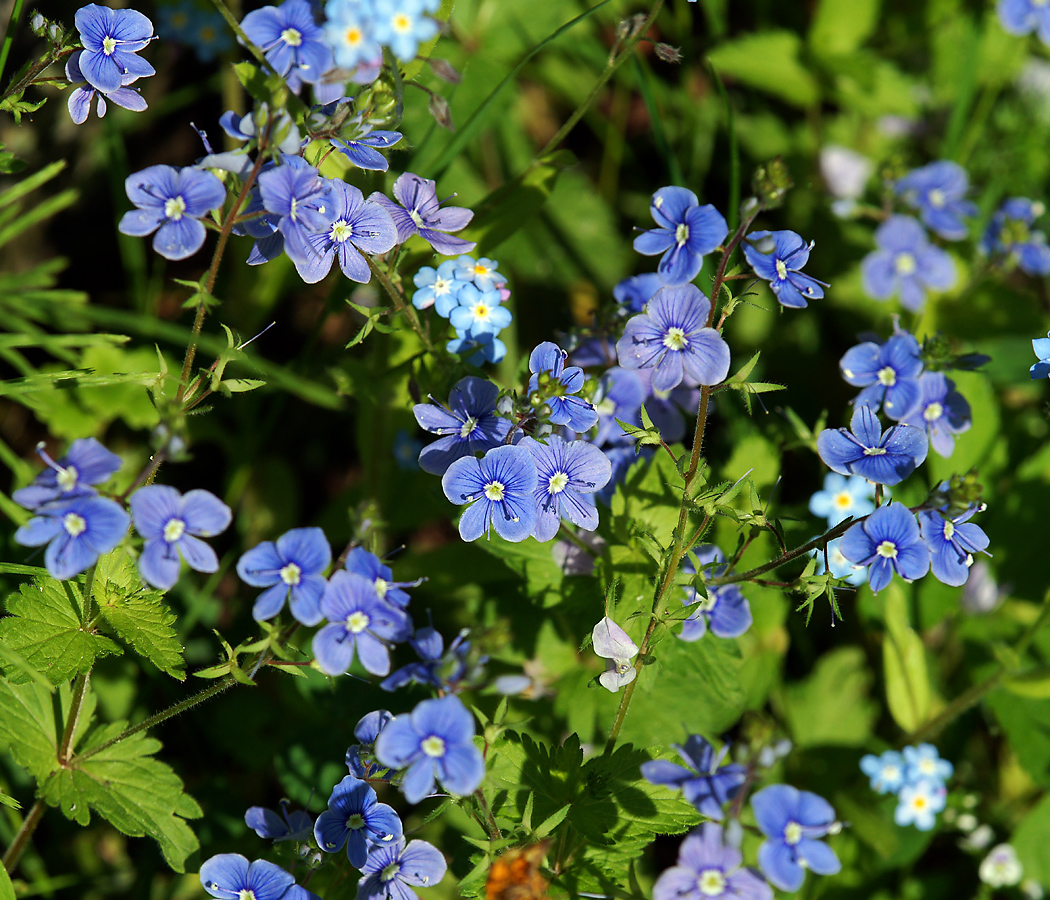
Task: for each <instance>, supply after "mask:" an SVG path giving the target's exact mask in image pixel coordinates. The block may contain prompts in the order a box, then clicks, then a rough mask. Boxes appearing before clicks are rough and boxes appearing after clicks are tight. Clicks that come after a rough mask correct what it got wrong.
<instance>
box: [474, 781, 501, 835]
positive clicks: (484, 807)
mask: <svg viewBox="0 0 1050 900" xmlns="http://www.w3.org/2000/svg"><path fill="white" fill-rule="evenodd" d="M474 796H475V797H477V798H478V805H479V806H480V807H481V811H482V812H483V813H484V814H485V819H484V821H482V822H480V824H481V826H482V827H483V828H485V829H486V830H487V831H488V833H489V837H490V838H492V840H494V841H498V840H499V839H500V838H502V837H503V833H502V832H501V831H500V830H499V825H497V824H496V817H495V816H494V815H493V814H492V809H491V808H490V807H489V802H488V800H486V799H485V794H484V793H483V792H482V790H481V788H478V789H477V790H476V791H474Z"/></svg>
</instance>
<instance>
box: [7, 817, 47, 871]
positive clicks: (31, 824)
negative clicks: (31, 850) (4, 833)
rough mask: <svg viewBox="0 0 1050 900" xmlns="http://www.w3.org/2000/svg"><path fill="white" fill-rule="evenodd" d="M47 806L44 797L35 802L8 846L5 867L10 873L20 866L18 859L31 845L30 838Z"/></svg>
mask: <svg viewBox="0 0 1050 900" xmlns="http://www.w3.org/2000/svg"><path fill="white" fill-rule="evenodd" d="M46 808H47V807H46V806H45V805H44V801H43V800H42V799H38V800H37V801H36V803H34V804H33V806H32V808H31V809H30V810H29V815H27V816H26V817H25V820H24V821H23V822H22V827H21V828H19V829H18V834H16V835H15V839H14V840H13V841H11V846H10V847H8V848H7V852H6V853H5V854H4V869H6V870H7V873H8V875H10V874H11V873H12V872H14V870H15V868H16V867H17V866H18V861H19V860H20V859H21V858H22V854H23V853H25V850H26V847H28V846H29V839H30V838H31V837H32V836H33V832H34V831H36V826H37V825H39V824H40V820H41V818H43V815H44V810H45V809H46Z"/></svg>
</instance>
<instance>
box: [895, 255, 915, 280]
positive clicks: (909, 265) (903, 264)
mask: <svg viewBox="0 0 1050 900" xmlns="http://www.w3.org/2000/svg"><path fill="white" fill-rule="evenodd" d="M893 267H894V268H895V269H896V270H897V274H898V275H911V273H912V272H914V271H915V269H916V265H915V257H914V256H912V255H911V254H910V253H898V254H897V258H896V259H895V260H894V261H893Z"/></svg>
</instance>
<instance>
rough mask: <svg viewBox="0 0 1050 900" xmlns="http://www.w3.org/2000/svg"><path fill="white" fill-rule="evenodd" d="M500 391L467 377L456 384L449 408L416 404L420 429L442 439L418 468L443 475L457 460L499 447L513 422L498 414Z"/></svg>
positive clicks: (423, 455) (427, 449)
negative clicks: (497, 403)
mask: <svg viewBox="0 0 1050 900" xmlns="http://www.w3.org/2000/svg"><path fill="white" fill-rule="evenodd" d="M498 398H499V388H497V387H496V385H494V384H493V383H492V382H491V381H486V380H485V379H484V378H475V377H474V376H472V375H468V376H467V377H466V378H461V379H460V380H459V381H457V382H456V384H455V387H453V388H452V392H451V393H450V394H449V396H448V407H447V408H446V407H441V406H438V405H437V404H435V403H417V404H416V405H415V406H413V407H412V412H413V414H414V415H415V417H416V421H417V422H418V423H419V427H420V428H422V429H424V430H426V431H429V432H431V433H432V434H440V435H442V437H441V438H440V439H439V440H436V441H434V442H433V443H432V444H428V445H427V446H426V447H424V448H423V452H422V453H420V454H419V467H420V468H421V469H422V470H423V471H424V472H429V473H430V474H431V475H444V474H445V472H446V471H447V470H448V467H449V466H450V465H452V463H454V462H455V461H456V460H457V459H462V458H463V457H467V456H469V457H473V456H474V454H476V453H484V452H486V451H487V450H491V449H492V448H494V447H498V446H499V445H500V444H502V443H503V441H504V440H505V439H506V437H507V435H508V434H509V433H510V427H511V426H510V421H509V420H508V419H504V418H502V417H500V416H497V415H496V400H497V399H498Z"/></svg>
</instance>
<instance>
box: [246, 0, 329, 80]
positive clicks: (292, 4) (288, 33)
mask: <svg viewBox="0 0 1050 900" xmlns="http://www.w3.org/2000/svg"><path fill="white" fill-rule="evenodd" d="M241 28H243V29H244V33H245V34H246V35H247V36H248V38H249V40H251V41H252V43H254V44H255V45H256V46H257V47H259V49H260V50H262V51H263V53H264V54H265V55H266V59H267V61H268V62H269V63H270V65H271V66H273V67H274V70H275V71H276V72H277V74H278V75H280V76H281V77H283V78H285V79H286V80H287V81H288V86H289V87H290V88H291V89H292V90H293V91H298V90H299V88H300V87H301V84H300V83H301V82H304V81H305V82H306V83H307V84H313V83H314V82H316V81H319V80H320V79H321V76H322V75H323V74H324V73H325V72H327V71H328V70H329V69H330V68H331V67H332V51H331V49H330V48H329V47H328V45H327V44H326V43H325V41H324V31H323V30H322V28H321V26H320V25H318V24H317V23H316V22H314V14H313V7H312V6H311V5H310V3H309V0H285V2H284V3H282V4H281V5H280V6H264V7H262V8H261V9H256V10H252V12H250V13H248V15H246V16H245V17H244V19H242V20H241Z"/></svg>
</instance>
